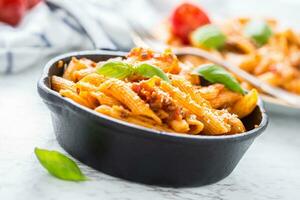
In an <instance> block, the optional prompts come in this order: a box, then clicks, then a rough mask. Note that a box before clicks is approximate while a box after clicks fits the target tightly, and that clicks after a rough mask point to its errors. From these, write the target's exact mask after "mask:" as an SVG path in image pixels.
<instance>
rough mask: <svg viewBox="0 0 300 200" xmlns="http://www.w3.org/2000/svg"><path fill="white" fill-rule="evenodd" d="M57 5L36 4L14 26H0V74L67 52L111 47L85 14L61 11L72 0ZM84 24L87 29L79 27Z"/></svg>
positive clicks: (101, 32)
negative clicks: (77, 14)
mask: <svg viewBox="0 0 300 200" xmlns="http://www.w3.org/2000/svg"><path fill="white" fill-rule="evenodd" d="M57 2H58V3H56V2H55V1H54V0H53V1H47V2H46V3H44V2H43V3H40V4H39V5H37V6H36V7H34V8H33V9H32V10H31V11H30V12H29V13H28V14H27V15H26V16H25V18H24V19H23V20H22V22H21V24H20V25H18V26H17V27H11V26H9V25H6V24H3V23H1V24H0V74H10V73H15V72H20V71H22V70H25V69H26V68H29V67H32V66H36V65H40V64H41V63H43V62H45V61H46V60H47V59H49V57H51V56H54V55H57V54H60V53H64V52H68V51H74V50H86V49H99V48H105V49H114V48H115V47H114V45H113V44H112V42H111V41H110V40H109V38H108V37H107V35H106V34H105V32H104V31H103V30H102V28H101V26H100V25H99V24H97V23H96V22H95V20H93V16H89V13H88V12H85V13H84V15H80V16H79V17H78V16H77V17H76V16H74V13H76V10H75V11H72V10H71V11H69V10H67V9H64V3H63V2H66V3H68V4H70V3H73V5H74V2H75V0H74V1H57ZM81 2H85V1H81ZM78 3H80V1H78ZM75 4H76V3H75ZM77 7H78V8H80V9H83V8H82V5H78V4H77ZM72 13H73V14H72ZM85 22H89V24H88V26H89V29H90V30H86V28H84V27H83V26H82V23H85ZM93 22H94V23H93Z"/></svg>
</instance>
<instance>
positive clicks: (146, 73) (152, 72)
mask: <svg viewBox="0 0 300 200" xmlns="http://www.w3.org/2000/svg"><path fill="white" fill-rule="evenodd" d="M134 71H135V73H136V74H138V75H141V76H143V77H145V78H151V77H153V76H158V77H160V78H161V79H163V80H165V81H167V82H169V78H168V77H167V75H166V74H165V73H164V71H163V70H161V69H160V68H158V67H156V66H153V65H150V64H148V63H142V64H140V65H138V66H136V67H135V70H134Z"/></svg>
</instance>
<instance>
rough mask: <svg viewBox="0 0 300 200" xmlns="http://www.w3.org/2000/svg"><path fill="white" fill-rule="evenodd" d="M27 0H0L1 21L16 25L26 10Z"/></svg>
mask: <svg viewBox="0 0 300 200" xmlns="http://www.w3.org/2000/svg"><path fill="white" fill-rule="evenodd" d="M26 7H27V5H26V0H0V21H2V22H4V23H7V24H10V25H13V26H16V25H17V24H18V23H19V22H20V21H21V19H22V17H23V16H24V14H25V11H26Z"/></svg>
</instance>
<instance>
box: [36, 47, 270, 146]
mask: <svg viewBox="0 0 300 200" xmlns="http://www.w3.org/2000/svg"><path fill="white" fill-rule="evenodd" d="M126 54H127V53H126V52H122V51H114V50H86V51H74V52H69V53H65V54H61V55H58V56H56V57H54V58H52V59H50V60H49V61H48V62H47V63H46V65H45V67H44V69H43V72H42V75H41V77H40V78H39V80H38V84H37V88H38V92H39V93H40V92H41V91H42V92H44V93H46V95H50V96H54V97H56V98H58V99H59V100H61V101H62V102H64V103H66V104H67V105H68V106H69V107H71V108H72V110H73V111H74V110H76V111H79V112H83V113H88V115H89V117H91V118H93V119H95V120H99V119H104V120H108V121H110V122H112V123H117V124H118V125H122V126H126V127H129V128H133V129H138V130H140V131H139V132H135V131H132V132H133V134H139V135H142V134H141V133H143V134H147V135H152V136H166V137H168V138H173V139H185V140H193V141H194V140H205V141H212V140H218V141H220V140H243V139H247V138H249V137H254V136H257V135H259V134H261V133H262V132H263V130H264V129H266V127H267V125H268V122H269V117H268V115H267V114H266V111H265V109H264V106H263V101H262V100H261V98H260V97H259V100H258V104H257V106H258V108H259V110H260V112H261V115H262V119H261V122H260V124H259V125H258V126H257V127H256V128H253V129H252V130H249V131H246V132H244V133H241V134H233V135H189V134H182V133H176V132H166V131H158V130H155V129H151V128H147V127H144V126H140V125H136V124H132V123H129V122H126V121H123V120H119V119H116V118H113V117H110V116H107V115H104V114H101V113H98V112H95V111H94V110H92V109H89V108H86V107H84V106H82V105H80V104H78V103H76V102H74V101H72V100H71V99H67V98H64V97H62V96H61V95H59V93H58V92H56V91H54V90H52V89H51V88H49V87H48V86H46V84H45V80H46V79H49V70H50V69H51V68H52V67H55V65H54V63H56V62H58V61H59V60H62V59H66V58H71V57H76V56H111V57H117V56H120V57H122V56H125V55H126ZM40 96H41V98H42V99H43V100H44V101H50V100H46V99H45V97H44V96H45V95H43V94H41V93H40ZM85 117H86V116H85ZM149 132H150V133H149Z"/></svg>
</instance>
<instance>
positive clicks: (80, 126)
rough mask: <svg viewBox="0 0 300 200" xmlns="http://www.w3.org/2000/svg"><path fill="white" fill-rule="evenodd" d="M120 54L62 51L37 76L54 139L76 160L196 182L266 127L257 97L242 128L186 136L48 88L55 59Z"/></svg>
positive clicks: (149, 178) (214, 173) (225, 165)
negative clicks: (132, 120) (118, 115)
mask: <svg viewBox="0 0 300 200" xmlns="http://www.w3.org/2000/svg"><path fill="white" fill-rule="evenodd" d="M123 55H124V53H122V52H112V51H85V52H75V53H70V54H65V55H62V56H59V57H56V58H54V59H52V60H51V61H49V62H48V63H47V65H46V67H45V69H44V73H43V75H42V77H41V79H40V80H39V82H38V92H39V94H40V96H41V97H42V98H43V100H44V102H45V104H46V105H47V106H48V107H49V109H50V110H51V116H52V122H53V126H54V131H55V134H56V138H57V140H58V142H59V144H60V145H61V146H62V147H63V148H64V149H65V150H66V151H67V152H69V153H70V154H71V155H72V156H74V157H75V158H77V159H78V160H80V161H81V162H83V163H85V164H87V165H89V166H91V167H93V168H95V169H97V170H99V171H101V172H104V173H106V174H110V175H112V176H116V177H120V178H124V179H127V180H130V181H135V182H140V183H145V184H155V185H162V186H173V187H183V186H200V185H205V184H210V183H214V182H217V181H219V180H221V179H223V178H225V177H226V176H228V175H229V174H230V173H231V172H232V170H233V169H234V168H235V167H236V165H237V164H238V162H239V161H240V159H241V158H242V156H243V155H244V153H245V152H246V151H247V149H248V148H249V146H250V145H251V144H252V142H253V140H254V139H255V138H256V137H257V136H258V135H259V134H261V133H262V132H263V131H264V129H265V128H266V126H267V122H268V119H267V115H266V114H265V111H264V109H263V106H262V103H261V101H260V103H259V105H258V106H257V107H256V108H255V110H254V111H253V112H252V113H251V114H250V115H249V116H248V117H246V118H244V119H243V122H244V124H245V125H246V128H247V130H248V131H247V132H245V133H243V134H238V135H227V136H192V135H184V134H176V133H165V132H159V131H156V130H152V129H149V128H144V127H141V126H137V125H134V124H129V123H126V122H123V121H120V120H117V119H114V118H111V117H108V116H105V115H102V114H99V113H96V112H94V111H93V110H91V109H88V108H85V107H83V106H81V105H79V104H77V103H75V102H73V101H71V100H69V99H66V98H63V97H61V96H60V95H59V94H58V93H57V92H55V91H53V90H51V88H50V77H51V76H52V75H58V76H60V75H62V73H63V69H62V68H58V67H57V66H56V63H57V62H58V61H59V60H63V61H65V62H69V61H70V59H71V57H72V56H76V57H77V58H82V57H86V58H89V59H92V60H94V61H102V60H107V59H109V58H112V57H116V56H123ZM255 125H258V126H257V127H255Z"/></svg>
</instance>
